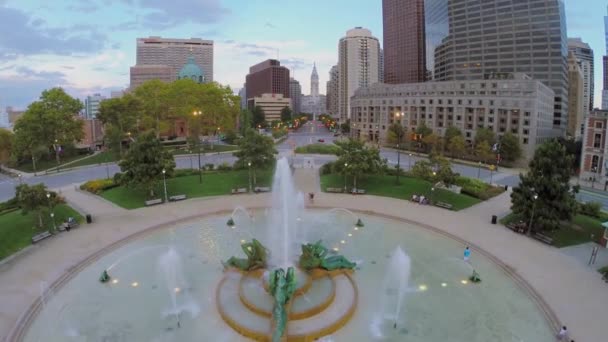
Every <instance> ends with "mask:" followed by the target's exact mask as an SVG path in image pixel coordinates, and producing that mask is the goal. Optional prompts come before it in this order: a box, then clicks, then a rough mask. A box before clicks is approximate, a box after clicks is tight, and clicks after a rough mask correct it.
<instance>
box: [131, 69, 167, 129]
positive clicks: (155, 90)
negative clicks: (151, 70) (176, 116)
mask: <svg viewBox="0 0 608 342" xmlns="http://www.w3.org/2000/svg"><path fill="white" fill-rule="evenodd" d="M169 87H170V85H169V84H167V83H165V82H163V81H160V80H150V81H147V82H144V83H143V84H142V85H140V86H139V87H137V88H136V89H135V92H134V94H135V97H137V99H139V101H140V102H141V120H140V129H141V130H143V131H147V130H153V131H154V133H155V135H156V138H157V139H158V138H160V134H161V132H164V131H166V130H167V129H168V128H169V124H168V122H167V119H168V116H169V108H170V105H171V103H172V102H171V101H170V100H169Z"/></svg>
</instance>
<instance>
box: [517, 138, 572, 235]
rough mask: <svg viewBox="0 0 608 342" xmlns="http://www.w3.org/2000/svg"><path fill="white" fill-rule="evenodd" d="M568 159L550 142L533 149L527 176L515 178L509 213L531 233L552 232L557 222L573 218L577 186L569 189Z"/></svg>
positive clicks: (570, 157) (558, 145)
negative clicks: (528, 228) (525, 225)
mask: <svg viewBox="0 0 608 342" xmlns="http://www.w3.org/2000/svg"><path fill="white" fill-rule="evenodd" d="M572 158H573V157H572V156H571V155H568V153H567V152H566V149H565V148H564V146H562V145H560V144H559V143H558V142H557V141H556V140H552V141H549V142H546V143H544V144H542V145H541V146H539V147H538V148H537V149H536V153H534V158H533V159H532V160H531V161H530V164H529V171H528V173H527V174H525V175H524V174H520V175H519V178H520V180H521V181H520V184H519V186H517V187H516V188H514V189H513V193H512V194H511V209H512V210H513V212H514V213H515V214H516V215H518V216H519V217H520V218H521V219H523V220H524V221H525V222H527V223H528V224H529V225H530V229H531V230H532V231H542V230H550V229H556V228H558V227H559V223H560V221H569V220H571V219H572V216H573V215H574V214H575V212H576V208H577V203H576V197H575V196H576V193H577V192H578V186H574V187H571V186H570V177H571V175H572V169H571V167H570V166H571V164H572ZM535 196H537V197H536V199H535ZM532 215H534V217H532ZM532 219H533V220H534V221H533V222H531V221H532Z"/></svg>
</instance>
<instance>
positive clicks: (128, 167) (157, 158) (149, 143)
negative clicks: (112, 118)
mask: <svg viewBox="0 0 608 342" xmlns="http://www.w3.org/2000/svg"><path fill="white" fill-rule="evenodd" d="M119 166H120V170H121V171H122V172H123V174H122V175H121V176H120V182H121V183H122V184H125V185H127V186H130V187H131V186H132V187H141V188H143V189H145V190H146V191H147V193H148V194H149V196H150V198H153V197H154V189H155V187H156V185H157V184H158V182H159V181H160V180H161V179H162V177H163V170H165V176H166V177H171V176H172V174H173V170H174V169H175V160H174V159H173V156H172V155H171V153H169V151H167V150H165V149H164V148H163V146H162V144H161V142H160V140H158V139H157V138H156V137H155V134H154V132H153V131H150V132H147V133H144V134H142V135H140V136H139V137H138V138H137V139H136V140H135V143H134V144H132V145H131V148H130V149H129V151H128V152H127V154H126V155H125V158H124V159H123V160H122V161H121V162H120V163H119Z"/></svg>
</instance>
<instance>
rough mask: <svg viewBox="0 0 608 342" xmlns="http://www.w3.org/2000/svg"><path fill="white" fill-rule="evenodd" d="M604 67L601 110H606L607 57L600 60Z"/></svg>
mask: <svg viewBox="0 0 608 342" xmlns="http://www.w3.org/2000/svg"><path fill="white" fill-rule="evenodd" d="M602 62H603V63H602V64H603V66H604V89H602V109H603V110H608V56H604V57H603V58H602Z"/></svg>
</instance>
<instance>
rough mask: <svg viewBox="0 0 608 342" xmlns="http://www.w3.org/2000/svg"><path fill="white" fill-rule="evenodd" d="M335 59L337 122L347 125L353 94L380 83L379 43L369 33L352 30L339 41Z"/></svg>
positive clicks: (356, 29)
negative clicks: (337, 77) (337, 78)
mask: <svg viewBox="0 0 608 342" xmlns="http://www.w3.org/2000/svg"><path fill="white" fill-rule="evenodd" d="M338 55H339V61H338V69H339V71H338V73H339V76H340V78H339V82H338V89H339V90H338V112H339V118H338V120H339V121H340V122H346V120H347V119H349V118H350V98H351V96H353V95H354V94H355V91H356V90H357V89H359V88H360V87H368V86H370V85H372V84H374V83H378V81H379V80H380V75H379V70H380V66H379V63H380V42H379V41H378V38H376V37H374V36H372V33H371V31H370V30H368V29H365V28H362V27H355V28H354V29H351V30H348V32H346V36H345V37H343V38H342V39H340V44H339V51H338ZM385 67H386V63H385Z"/></svg>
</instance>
